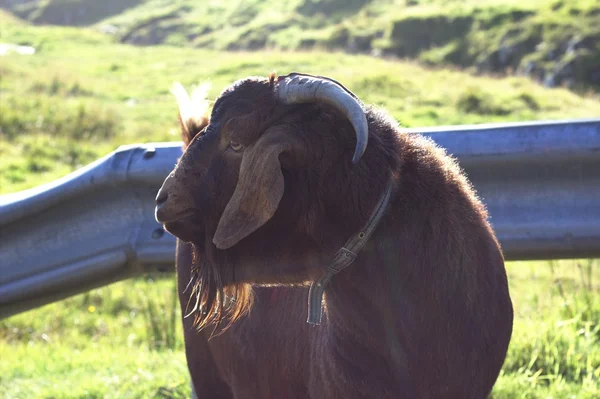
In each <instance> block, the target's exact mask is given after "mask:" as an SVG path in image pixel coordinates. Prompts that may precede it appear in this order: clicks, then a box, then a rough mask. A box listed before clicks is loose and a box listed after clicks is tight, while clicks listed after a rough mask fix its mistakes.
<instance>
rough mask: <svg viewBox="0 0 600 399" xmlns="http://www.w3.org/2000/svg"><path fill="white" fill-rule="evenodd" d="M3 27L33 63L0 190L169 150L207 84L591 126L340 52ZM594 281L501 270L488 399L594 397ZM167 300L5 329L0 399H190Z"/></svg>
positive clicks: (5, 139)
mask: <svg viewBox="0 0 600 399" xmlns="http://www.w3.org/2000/svg"><path fill="white" fill-rule="evenodd" d="M0 24H2V30H1V31H0V35H1V36H0V41H2V42H12V43H20V44H30V45H33V46H35V47H36V48H37V50H38V51H37V53H36V54H35V55H34V56H19V55H14V54H13V55H7V56H3V57H0V76H1V79H0V98H1V101H0V193H7V192H13V191H17V190H20V189H24V188H27V187H32V186H34V185H37V184H40V183H43V182H47V181H50V180H52V179H55V178H57V177H59V176H62V175H64V174H66V173H68V172H70V171H72V170H74V169H76V168H78V167H80V166H82V165H85V164H87V163H89V162H90V161H92V160H94V159H96V158H98V157H99V156H102V155H104V154H106V153H108V152H110V151H112V150H114V149H115V148H116V147H117V146H118V145H120V144H127V143H135V142H138V143H143V142H149V141H164V140H169V141H171V140H179V136H178V133H177V132H176V127H177V125H176V112H177V110H176V105H175V102H174V99H173V97H172V95H171V94H170V93H169V88H170V86H171V84H172V83H173V81H175V80H177V81H181V82H182V83H183V84H184V85H186V86H190V85H194V84H198V83H200V82H202V81H204V80H210V81H211V82H212V83H213V88H212V89H211V92H210V94H211V96H213V97H214V96H216V95H217V94H218V93H219V92H220V90H221V89H222V88H223V87H224V86H225V85H227V84H229V83H231V82H232V81H234V80H236V79H239V78H242V77H244V76H248V75H253V74H258V75H263V76H264V75H266V74H267V73H268V72H269V71H271V70H276V71H278V72H279V73H281V74H284V73H288V72H290V71H293V70H296V71H302V72H309V73H316V74H325V75H328V76H331V77H334V78H336V79H339V80H340V81H342V82H343V83H344V84H346V85H347V86H348V87H349V88H350V89H351V90H353V91H355V92H356V93H357V94H358V95H359V96H360V97H361V98H363V99H364V100H365V101H367V102H372V103H375V104H379V105H382V106H385V107H386V108H387V109H388V110H389V111H390V112H391V113H392V114H393V115H394V116H395V117H396V118H397V119H398V120H399V121H401V123H402V124H403V125H404V126H411V127H412V126H431V125H447V124H463V123H485V122H494V121H519V120H535V119H566V118H577V117H594V116H598V115H600V100H599V99H598V97H597V95H594V94H589V95H578V94H574V93H572V92H569V91H567V90H564V89H552V90H549V89H544V88H541V87H540V86H538V85H536V84H534V83H532V82H531V81H529V80H527V79H524V78H516V77H513V78H505V79H492V78H488V77H473V76H471V75H468V74H466V73H464V72H459V71H451V70H428V69H424V68H422V67H420V66H418V65H416V64H414V63H407V62H393V61H387V60H383V59H375V58H371V57H367V56H352V55H347V54H341V53H339V54H338V53H333V54H331V53H325V52H281V51H263V52H252V53H247V52H237V53H223V52H217V51H209V50H199V49H193V48H177V47H169V46H157V47H151V48H150V47H147V48H146V47H133V46H127V45H118V44H114V43H113V42H112V41H111V39H110V37H107V36H105V35H102V34H100V33H97V32H94V31H93V30H87V29H75V28H68V27H45V26H44V27H32V26H30V25H28V24H25V23H22V22H19V21H17V20H15V19H14V18H11V17H10V16H8V15H6V14H2V13H1V12H0ZM578 265H579V266H578ZM599 270H600V263H599V262H597V261H596V262H595V263H587V261H579V262H575V261H561V262H554V263H548V262H516V263H510V264H509V265H508V271H509V277H510V284H511V294H512V297H513V300H514V304H515V310H516V321H515V332H514V335H513V341H512V344H511V347H510V350H509V355H508V358H507V361H506V364H505V367H504V370H503V374H502V375H501V376H500V378H499V381H498V384H497V386H496V388H495V390H494V394H493V398H495V399H501V398H502V399H503V398H509V399H510V398H528V399H529V398H539V399H542V398H544V399H545V398H554V399H559V398H565V399H567V398H569V399H570V398H584V399H587V398H589V399H591V398H596V397H598V396H599V395H600V327H599V324H598V320H600V295H599V291H600V288H599V286H598V281H600V280H599V279H600V277H598V274H599V273H598V271H599ZM590 276H591V277H590ZM173 290H174V281H173V278H172V276H167V277H165V276H163V277H157V276H154V277H153V278H152V279H151V280H150V281H149V280H148V279H147V278H146V279H136V280H130V281H124V282H120V283H117V284H113V285H111V286H108V287H104V288H101V289H97V290H93V291H90V292H88V293H85V294H82V295H78V296H75V297H72V298H69V299H67V300H64V301H61V302H58V303H54V304H50V305H47V306H45V307H43V308H40V309H36V310H33V311H30V312H27V313H24V314H20V315H16V316H13V317H11V318H8V319H5V320H2V321H0V359H1V361H0V397H7V398H49V397H54V398H90V397H91V398H93V397H108V398H128V397H135V398H139V397H162V398H171V397H186V395H189V392H190V388H189V383H188V382H189V381H188V376H187V370H186V365H185V357H184V354H183V343H182V334H181V326H180V325H179V323H178V320H179V313H178V312H179V311H178V309H177V307H176V303H175V297H174V291H173Z"/></svg>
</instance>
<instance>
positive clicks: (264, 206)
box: [156, 74, 385, 308]
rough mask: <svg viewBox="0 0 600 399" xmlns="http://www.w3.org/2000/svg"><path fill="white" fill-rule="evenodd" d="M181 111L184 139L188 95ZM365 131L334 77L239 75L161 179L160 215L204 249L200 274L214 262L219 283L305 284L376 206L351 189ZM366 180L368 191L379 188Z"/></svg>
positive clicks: (359, 111)
mask: <svg viewBox="0 0 600 399" xmlns="http://www.w3.org/2000/svg"><path fill="white" fill-rule="evenodd" d="M180 108H181V109H182V111H181V114H182V116H181V119H182V121H183V122H182V127H183V129H184V136H185V135H186V134H189V130H190V129H187V131H186V127H187V126H188V124H186V118H188V119H189V115H188V116H187V117H184V116H183V113H184V112H183V109H187V108H185V107H182V105H181V101H180ZM191 130H193V128H192V129H191ZM367 137H368V123H367V117H366V115H365V111H364V110H363V108H362V106H361V104H360V103H359V101H358V100H357V99H356V97H354V95H353V94H352V93H351V92H349V91H348V90H347V89H345V88H344V87H343V86H342V85H340V84H339V83H337V82H335V81H333V80H331V79H327V78H322V77H314V76H309V75H300V74H291V75H287V76H283V77H279V78H276V77H275V76H274V75H271V76H270V77H269V78H268V79H267V78H248V79H244V80H241V81H238V82H236V83H234V84H233V85H232V86H230V87H228V88H227V89H226V90H224V91H223V92H222V93H221V95H220V96H219V97H218V98H217V100H216V102H215V104H214V107H213V110H212V114H211V116H210V119H209V120H208V124H207V125H206V126H205V127H204V128H203V129H202V131H200V132H198V133H197V134H196V135H195V137H194V138H193V139H192V140H191V142H190V143H189V145H188V146H187V148H186V150H185V152H184V154H183V156H182V157H181V159H180V160H179V162H178V164H177V166H176V167H175V169H174V170H173V172H172V173H171V174H170V175H169V176H168V177H167V178H166V180H165V181H164V183H163V186H162V188H161V189H160V191H159V193H158V196H157V198H156V202H157V207H156V219H157V220H158V221H159V222H160V223H163V224H164V226H165V228H166V230H167V231H169V232H171V233H172V234H173V235H175V236H177V237H178V238H180V239H181V240H183V241H189V242H192V243H193V244H194V246H195V247H196V248H197V249H198V250H199V251H201V252H202V254H201V255H197V256H202V257H203V260H202V261H201V262H202V263H204V266H203V265H200V266H199V268H200V270H201V271H200V272H201V273H202V267H205V268H207V269H206V270H208V269H210V268H209V267H208V266H206V263H209V264H211V265H212V266H211V267H212V268H213V274H214V276H213V277H212V278H213V280H218V281H217V282H215V284H217V285H219V286H220V287H225V286H227V285H228V284H234V283H236V282H254V283H264V284H276V283H302V282H304V281H307V280H309V279H311V278H313V277H314V276H315V275H316V273H317V270H316V269H317V268H318V267H322V260H323V259H324V257H325V256H331V255H332V254H331V253H330V252H327V253H325V252H326V251H325V249H327V250H329V249H331V248H333V247H335V246H336V245H340V244H342V243H343V242H344V241H345V239H346V238H347V235H348V234H352V233H353V232H348V231H344V229H347V228H350V227H351V226H354V225H353V224H352V223H353V222H355V223H356V227H357V228H358V227H359V226H360V224H361V223H362V222H364V220H365V217H363V214H364V215H366V214H367V213H368V212H370V211H371V208H370V206H371V205H373V203H372V202H371V201H370V200H364V199H360V198H357V196H356V195H355V193H356V192H358V191H360V190H359V189H358V188H356V187H348V185H349V184H350V179H351V175H353V174H357V173H358V174H360V173H361V171H360V169H361V168H360V166H361V165H360V163H359V164H358V165H353V164H355V163H356V162H358V161H359V159H360V158H361V156H362V155H363V153H364V152H365V150H366V147H367ZM364 174H365V171H364V170H363V171H362V175H363V177H364ZM382 177H383V179H382V181H385V176H382ZM364 180H367V181H366V182H365V186H366V187H362V188H361V190H362V189H366V190H369V189H370V188H380V186H378V185H377V184H376V183H372V186H371V187H369V185H370V182H369V181H368V180H369V179H368V178H367V179H364ZM373 194H374V195H375V197H373V199H374V200H377V199H378V196H379V194H378V193H373ZM345 201H350V203H351V204H352V207H353V208H358V209H352V210H349V211H348V212H349V213H350V214H351V215H353V217H350V218H349V217H348V213H345V210H344V209H345V207H344V205H345V204H346V202H345ZM348 219H353V220H348ZM348 223H350V224H348ZM335 236H339V237H337V238H336V239H332V237H335ZM327 245H329V246H327ZM324 246H326V247H324ZM225 269H227V270H225ZM319 271H320V269H319ZM204 279H205V281H203V282H202V284H210V282H209V281H208V280H210V278H209V277H207V276H206V275H204ZM204 289H206V287H204ZM221 295H223V294H222V293H221ZM231 295H233V296H234V295H235V294H231ZM238 295H239V293H238ZM223 300H224V298H221V301H223ZM201 302H202V300H201ZM209 308H210V306H209Z"/></svg>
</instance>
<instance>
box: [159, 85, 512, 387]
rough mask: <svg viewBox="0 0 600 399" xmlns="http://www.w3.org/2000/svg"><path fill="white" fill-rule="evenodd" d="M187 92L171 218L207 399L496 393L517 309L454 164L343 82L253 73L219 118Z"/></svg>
mask: <svg viewBox="0 0 600 399" xmlns="http://www.w3.org/2000/svg"><path fill="white" fill-rule="evenodd" d="M178 99H179V103H180V109H181V113H180V122H181V127H182V132H183V135H184V148H185V151H184V153H183V155H182V156H181V158H180V160H179V161H178V163H177V164H176V166H175V168H174V170H173V171H172V172H171V173H170V174H169V176H168V177H167V178H166V179H165V181H164V183H163V185H162V187H161V189H160V191H159V193H158V195H157V198H156V202H157V206H156V219H157V221H159V222H160V223H162V224H163V225H164V227H165V229H166V230H167V231H169V232H170V233H172V234H173V235H175V236H176V237H178V246H177V261H176V263H177V273H178V288H179V295H180V298H179V299H180V303H181V309H182V312H183V316H184V317H183V324H184V330H185V346H186V356H187V361H188V366H189V369H190V373H191V376H192V382H193V385H194V387H195V391H196V393H197V395H198V396H199V397H200V398H236V399H240V398H313V399H314V398H345V399H348V398H377V399H382V398H395V399H397V398H401V399H408V398H410V399H413V398H419V399H434V398H435V399H444V398H446V399H451V398H452V399H454V398H456V399H459V398H460V399H471V398H472V399H481V398H486V397H487V395H488V394H489V393H490V391H491V389H492V387H493V385H494V383H495V381H496V379H497V377H498V375H499V372H500V370H501V367H502V365H503V363H504V359H505V356H506V352H507V349H508V345H509V342H510V339H511V334H512V323H513V308H512V302H511V299H510V295H509V289H508V283H507V276H506V270H505V267H504V258H503V255H502V251H501V248H500V245H499V243H498V241H497V239H496V237H495V234H494V232H493V230H492V228H491V226H490V224H489V222H488V215H487V212H486V209H485V207H484V206H483V204H482V203H481V201H480V200H479V199H478V197H477V195H476V192H475V190H474V188H473V187H472V186H471V185H470V183H469V181H468V180H467V178H466V176H465V175H464V174H463V173H462V171H461V170H460V168H459V166H458V164H457V162H456V161H455V160H454V159H453V158H452V157H450V156H449V155H447V154H446V153H445V152H444V150H443V149H441V148H439V147H438V146H436V145H435V144H434V142H433V141H432V140H431V139H428V138H425V137H423V136H422V135H418V134H408V133H406V132H403V131H402V130H401V129H400V128H399V127H398V126H397V124H396V123H395V122H394V121H393V119H392V118H391V117H390V116H389V115H388V114H387V113H386V112H385V111H383V110H381V109H378V108H376V107H373V106H367V105H364V104H363V103H362V102H361V101H360V100H359V99H358V98H357V97H356V96H355V95H354V94H353V93H352V92H351V91H349V90H348V89H346V88H345V87H344V86H343V85H342V84H340V83H339V82H336V81H335V80H333V79H329V78H326V77H320V76H312V75H305V74H297V73H293V74H290V75H286V76H279V77H277V76H275V75H274V74H271V75H270V76H269V77H268V78H260V77H250V78H246V79H242V80H239V81H237V82H235V83H234V84H232V85H231V86H230V87H228V88H226V89H225V90H224V91H223V92H222V93H221V94H220V95H219V96H218V98H217V100H216V101H215V103H214V107H213V109H212V112H211V115H210V118H208V116H207V117H202V116H199V115H195V116H194V115H193V114H190V113H189V112H188V110H189V109H190V102H189V98H187V97H186V95H185V90H183V89H180V90H178ZM191 108H192V109H193V107H191ZM197 108H198V110H199V112H200V111H201V110H202V109H203V108H206V107H205V106H198V107H197ZM350 263H352V264H351V265H350ZM307 320H308V323H307Z"/></svg>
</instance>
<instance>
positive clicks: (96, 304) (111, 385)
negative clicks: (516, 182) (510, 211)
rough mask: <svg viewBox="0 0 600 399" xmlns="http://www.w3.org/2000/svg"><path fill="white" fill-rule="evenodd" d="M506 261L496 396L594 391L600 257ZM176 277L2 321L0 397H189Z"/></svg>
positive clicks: (599, 341) (598, 376)
mask: <svg viewBox="0 0 600 399" xmlns="http://www.w3.org/2000/svg"><path fill="white" fill-rule="evenodd" d="M507 269H508V273H509V279H510V289H511V295H512V298H513V303H514V306H515V328H514V333H513V339H512V342H511V346H510V348H509V353H508V357H507V360H506V362H505V366H504V369H503V372H502V374H501V376H500V378H499V380H498V382H497V384H496V387H495V388H494V391H493V395H492V398H493V399H513V398H514V399H517V398H519V399H525V398H527V399H534V398H535V399H546V398H553V399H562V398H564V399H571V398H577V399H595V398H597V397H598V395H600V324H599V320H600V286H598V284H597V281H598V278H599V277H598V272H599V271H600V262H598V261H595V262H593V261H587V260H581V261H560V262H552V263H549V262H511V263H509V264H508V265H507ZM589 276H592V278H591V279H590V277H589ZM594 279H595V280H594ZM594 281H596V283H594ZM174 285H175V284H174V279H173V278H172V277H161V278H154V279H151V280H147V279H136V280H130V281H124V282H120V283H116V284H113V285H111V286H108V287H103V288H100V289H96V290H93V291H90V292H88V293H85V294H81V295H78V296H75V297H72V298H69V299H66V300H64V301H61V302H58V303H54V304H50V305H47V306H44V307H42V308H39V309H36V310H33V311H29V312H26V313H23V314H20V315H16V316H13V317H11V318H8V319H5V320H2V321H0V358H1V359H2V362H0V397H6V398H48V397H53V398H57V399H58V398H90V397H102V398H134V397H135V398H142V397H143V398H146V397H159V398H179V397H189V392H190V388H189V377H188V374H187V369H186V364H185V356H184V354H183V349H182V348H183V340H182V333H181V326H180V325H179V317H180V313H179V310H178V308H177V307H176V306H173V305H174V301H173V300H174V299H175V296H174V295H175V294H174V291H173V290H174ZM150 309H154V311H150ZM167 331H170V333H169V334H170V337H167V335H169V334H166V332H167Z"/></svg>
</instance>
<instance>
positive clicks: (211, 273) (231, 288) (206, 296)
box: [185, 244, 254, 337]
mask: <svg viewBox="0 0 600 399" xmlns="http://www.w3.org/2000/svg"><path fill="white" fill-rule="evenodd" d="M188 289H189V290H191V292H190V296H189V300H188V303H187V305H186V308H185V309H186V311H185V313H186V314H185V317H191V316H193V317H194V326H195V327H196V328H197V329H198V330H199V331H200V330H203V329H204V328H206V327H208V326H213V331H212V332H211V335H210V336H211V337H213V336H217V335H219V334H221V333H223V332H224V331H225V330H227V329H228V328H229V327H231V325H232V324H233V323H235V322H236V321H237V320H239V319H240V318H241V317H242V316H244V315H245V314H246V313H248V312H249V311H250V309H251V307H252V303H253V300H254V297H253V294H252V287H251V286H250V284H248V283H242V282H236V281H235V270H234V266H233V264H232V262H231V261H230V260H229V259H228V257H227V254H226V253H219V254H217V250H216V249H215V248H213V247H212V246H211V245H210V244H206V245H205V248H201V247H199V246H198V245H196V244H193V245H192V270H191V277H190V282H189V283H188V286H187V287H186V290H188Z"/></svg>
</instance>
